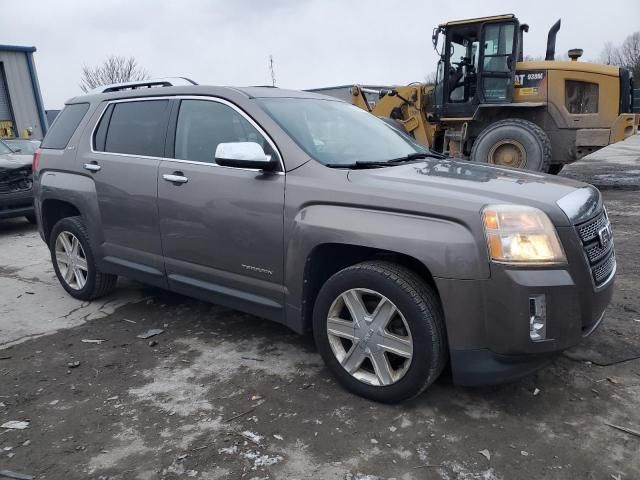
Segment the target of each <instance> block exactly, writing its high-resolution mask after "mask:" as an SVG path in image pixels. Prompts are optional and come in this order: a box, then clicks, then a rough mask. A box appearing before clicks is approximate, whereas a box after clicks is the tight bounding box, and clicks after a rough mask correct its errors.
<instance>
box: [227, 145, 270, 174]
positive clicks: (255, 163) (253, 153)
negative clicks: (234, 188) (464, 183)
mask: <svg viewBox="0 0 640 480" xmlns="http://www.w3.org/2000/svg"><path fill="white" fill-rule="evenodd" d="M215 160H216V163H217V164H218V165H222V166H225V167H236V168H257V169H260V170H265V171H273V170H275V169H276V168H277V167H278V162H277V160H276V159H273V158H271V155H267V154H265V153H264V150H263V149H262V147H261V146H260V145H259V144H258V143H256V142H229V143H219V144H218V146H217V147H216V154H215Z"/></svg>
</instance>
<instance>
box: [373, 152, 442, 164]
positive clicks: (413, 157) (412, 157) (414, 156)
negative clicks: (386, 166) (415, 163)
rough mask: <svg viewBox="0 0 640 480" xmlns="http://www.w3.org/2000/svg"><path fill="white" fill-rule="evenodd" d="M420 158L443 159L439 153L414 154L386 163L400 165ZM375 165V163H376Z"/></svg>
mask: <svg viewBox="0 0 640 480" xmlns="http://www.w3.org/2000/svg"><path fill="white" fill-rule="evenodd" d="M421 158H439V159H440V158H444V157H443V156H442V155H440V154H439V153H435V152H431V151H429V152H415V153H410V154H408V155H405V156H404V157H398V158H392V159H390V160H386V163H402V162H409V161H411V160H420V159H421ZM376 163H377V162H376Z"/></svg>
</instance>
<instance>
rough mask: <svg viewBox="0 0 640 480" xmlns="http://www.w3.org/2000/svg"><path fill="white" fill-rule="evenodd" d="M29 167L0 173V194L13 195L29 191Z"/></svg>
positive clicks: (30, 182)
mask: <svg viewBox="0 0 640 480" xmlns="http://www.w3.org/2000/svg"><path fill="white" fill-rule="evenodd" d="M32 183H33V182H32V179H31V167H26V168H21V169H16V170H9V171H4V172H0V193H15V192H23V191H25V190H30V189H31V186H32Z"/></svg>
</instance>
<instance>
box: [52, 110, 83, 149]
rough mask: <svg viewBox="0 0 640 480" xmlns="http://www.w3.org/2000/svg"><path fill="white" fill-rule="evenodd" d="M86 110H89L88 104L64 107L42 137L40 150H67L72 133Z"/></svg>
mask: <svg viewBox="0 0 640 480" xmlns="http://www.w3.org/2000/svg"><path fill="white" fill-rule="evenodd" d="M87 110H89V104H88V103H76V104H74V105H67V106H66V107H64V110H62V112H60V115H58V116H57V117H56V120H55V121H54V122H53V125H51V128H50V129H49V131H48V132H47V135H46V136H45V137H44V140H43V141H42V148H53V149H57V150H63V149H65V148H67V145H68V144H69V140H71V137H72V136H73V132H75V131H76V128H78V125H80V122H81V121H82V119H83V118H84V116H85V114H86V113H87Z"/></svg>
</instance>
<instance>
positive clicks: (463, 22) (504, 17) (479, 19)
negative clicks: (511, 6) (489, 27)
mask: <svg viewBox="0 0 640 480" xmlns="http://www.w3.org/2000/svg"><path fill="white" fill-rule="evenodd" d="M514 18H516V17H515V15H513V14H512V13H508V14H505V15H494V16H493V17H476V18H467V19H465V20H452V21H451V22H447V23H442V24H440V26H441V27H451V26H453V25H467V24H469V23H484V22H496V21H500V20H513V19H514Z"/></svg>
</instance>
